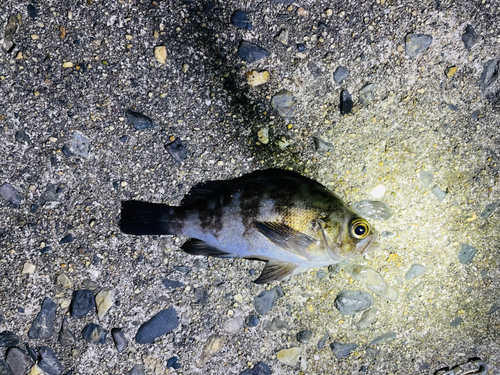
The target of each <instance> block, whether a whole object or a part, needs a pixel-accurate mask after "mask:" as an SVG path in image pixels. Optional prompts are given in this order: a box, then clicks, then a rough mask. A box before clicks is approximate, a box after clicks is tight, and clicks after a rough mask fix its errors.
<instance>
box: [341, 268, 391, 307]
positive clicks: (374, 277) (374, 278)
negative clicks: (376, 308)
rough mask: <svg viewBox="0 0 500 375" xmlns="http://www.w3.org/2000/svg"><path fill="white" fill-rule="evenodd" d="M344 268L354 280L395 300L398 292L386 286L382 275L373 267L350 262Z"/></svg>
mask: <svg viewBox="0 0 500 375" xmlns="http://www.w3.org/2000/svg"><path fill="white" fill-rule="evenodd" d="M345 270H346V272H347V273H349V274H350V275H351V276H352V278H353V279H354V280H357V281H359V282H361V283H363V284H365V285H366V286H367V287H368V289H369V290H371V291H372V292H375V293H377V294H378V295H380V296H382V297H384V298H387V299H388V300H390V301H395V300H397V298H398V294H397V292H396V290H395V289H394V288H392V287H390V286H388V285H387V283H386V282H385V280H384V278H383V277H382V275H381V274H379V273H378V272H377V271H375V270H374V269H371V268H370V267H365V266H362V265H357V264H350V265H348V266H346V267H345Z"/></svg>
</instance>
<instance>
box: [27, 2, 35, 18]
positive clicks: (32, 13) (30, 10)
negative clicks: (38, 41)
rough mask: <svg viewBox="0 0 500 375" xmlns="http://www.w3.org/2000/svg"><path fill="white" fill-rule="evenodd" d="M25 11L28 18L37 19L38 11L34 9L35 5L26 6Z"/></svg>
mask: <svg viewBox="0 0 500 375" xmlns="http://www.w3.org/2000/svg"><path fill="white" fill-rule="evenodd" d="M27 11H28V16H30V17H31V18H33V19H35V18H36V17H38V9H37V8H36V6H35V5H33V4H28V7H27Z"/></svg>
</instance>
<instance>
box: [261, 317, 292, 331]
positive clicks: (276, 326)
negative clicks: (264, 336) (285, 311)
mask: <svg viewBox="0 0 500 375" xmlns="http://www.w3.org/2000/svg"><path fill="white" fill-rule="evenodd" d="M262 327H263V328H264V329H265V330H266V331H271V332H278V331H281V330H282V329H288V325H287V324H286V322H284V321H283V320H281V319H279V318H277V317H274V318H273V320H272V321H269V320H266V321H264V323H263V324H262Z"/></svg>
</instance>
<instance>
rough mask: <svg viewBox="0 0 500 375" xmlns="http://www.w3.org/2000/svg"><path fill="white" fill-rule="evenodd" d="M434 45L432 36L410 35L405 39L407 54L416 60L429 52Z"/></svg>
mask: <svg viewBox="0 0 500 375" xmlns="http://www.w3.org/2000/svg"><path fill="white" fill-rule="evenodd" d="M431 44H432V36H430V35H425V34H408V35H406V38H405V52H406V55H407V56H408V57H409V58H414V57H416V56H418V55H420V54H421V53H422V52H424V51H425V50H427V49H428V48H429V47H430V46H431Z"/></svg>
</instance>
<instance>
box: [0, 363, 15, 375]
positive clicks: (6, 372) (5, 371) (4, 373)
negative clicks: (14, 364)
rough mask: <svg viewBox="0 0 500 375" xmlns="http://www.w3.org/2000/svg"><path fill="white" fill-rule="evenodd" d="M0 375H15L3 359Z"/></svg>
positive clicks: (0, 364) (0, 365)
mask: <svg viewBox="0 0 500 375" xmlns="http://www.w3.org/2000/svg"><path fill="white" fill-rule="evenodd" d="M0 375H14V373H13V372H12V370H11V369H10V366H9V364H8V363H7V362H5V361H4V360H3V359H0Z"/></svg>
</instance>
